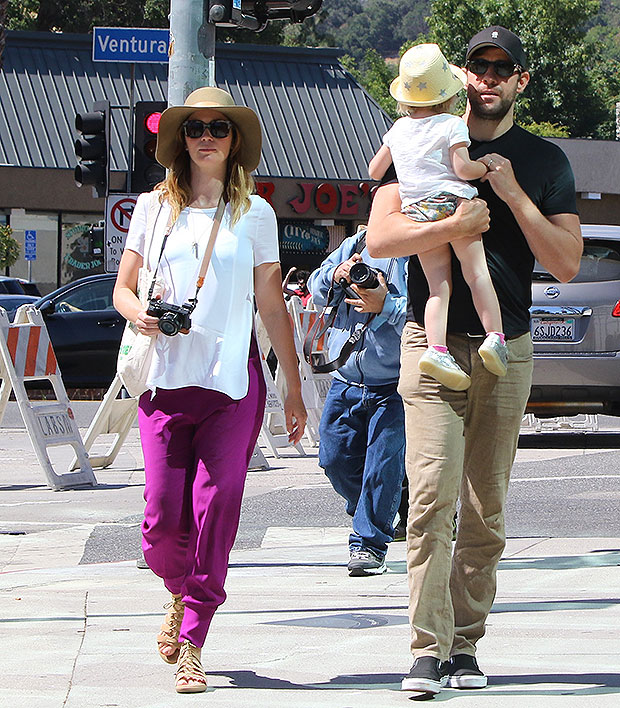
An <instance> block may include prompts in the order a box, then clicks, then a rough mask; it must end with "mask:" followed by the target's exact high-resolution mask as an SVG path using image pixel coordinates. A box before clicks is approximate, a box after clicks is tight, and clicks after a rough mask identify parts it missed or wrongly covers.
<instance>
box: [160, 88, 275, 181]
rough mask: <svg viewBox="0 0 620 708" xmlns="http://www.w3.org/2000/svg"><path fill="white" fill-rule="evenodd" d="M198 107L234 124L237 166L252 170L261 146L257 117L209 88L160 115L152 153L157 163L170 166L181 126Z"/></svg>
mask: <svg viewBox="0 0 620 708" xmlns="http://www.w3.org/2000/svg"><path fill="white" fill-rule="evenodd" d="M201 108H211V109H212V110H214V111H219V112H220V113H221V114H222V115H224V116H226V118H228V119H229V120H230V121H232V122H233V123H234V124H235V128H236V129H237V130H238V131H239V133H240V135H241V149H240V151H239V163H240V164H241V165H242V166H243V167H245V169H246V170H248V172H251V171H252V170H255V169H256V167H257V166H258V163H259V162H260V151H261V144H262V138H261V129H260V122H259V120H258V116H257V115H256V113H254V111H253V110H252V109H251V108H248V107H247V106H236V105H235V102H234V100H233V97H232V96H231V95H230V94H229V93H228V92H226V91H222V89H218V88H215V87H213V86H205V87H204V88H199V89H196V91H193V92H192V93H190V95H189V96H188V97H187V98H186V99H185V103H184V104H183V105H182V106H170V108H166V110H165V111H164V112H163V113H162V114H161V119H160V121H159V131H158V133H157V149H156V151H155V156H156V158H157V162H159V164H160V165H163V166H164V167H170V166H171V165H172V160H173V159H174V154H175V151H176V139H177V135H178V132H179V130H180V128H181V124H182V123H183V122H184V121H185V120H187V118H189V117H190V116H191V114H192V113H194V112H195V111H198V110H200V109H201Z"/></svg>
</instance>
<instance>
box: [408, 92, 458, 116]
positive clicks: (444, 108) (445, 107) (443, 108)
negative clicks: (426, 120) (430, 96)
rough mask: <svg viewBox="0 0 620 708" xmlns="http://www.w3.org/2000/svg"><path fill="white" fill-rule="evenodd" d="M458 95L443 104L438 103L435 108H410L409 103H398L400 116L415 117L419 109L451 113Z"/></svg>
mask: <svg viewBox="0 0 620 708" xmlns="http://www.w3.org/2000/svg"><path fill="white" fill-rule="evenodd" d="M457 96H458V94H455V95H454V96H450V98H449V99H448V100H447V101H442V102H441V103H436V104H435V105H433V106H410V105H409V104H408V103H400V102H399V103H398V104H397V108H398V115H401V116H414V115H415V114H416V111H417V110H419V109H424V110H425V111H426V110H429V109H430V110H431V111H433V113H451V112H452V108H453V105H454V104H455V103H456V98H457Z"/></svg>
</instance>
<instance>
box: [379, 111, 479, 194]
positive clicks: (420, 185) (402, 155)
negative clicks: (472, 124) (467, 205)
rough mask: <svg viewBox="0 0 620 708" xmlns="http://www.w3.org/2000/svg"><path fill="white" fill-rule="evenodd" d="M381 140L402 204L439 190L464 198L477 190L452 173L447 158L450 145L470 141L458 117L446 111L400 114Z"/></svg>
mask: <svg viewBox="0 0 620 708" xmlns="http://www.w3.org/2000/svg"><path fill="white" fill-rule="evenodd" d="M383 143H384V145H386V146H387V147H388V148H389V149H390V153H391V156H392V162H393V163H394V168H395V169H396V176H397V177H398V188H399V192H400V198H401V203H402V206H403V207H405V206H408V205H409V204H413V203H415V202H418V201H420V200H421V199H424V198H425V197H429V196H431V195H433V194H437V193H439V192H449V193H450V194H454V195H456V196H457V197H465V198H466V199H471V198H472V197H475V196H476V194H477V193H478V192H477V190H476V188H475V187H473V186H472V185H471V184H469V182H466V181H464V180H462V179H460V178H459V177H457V176H456V174H455V173H454V170H453V169H452V163H451V161H450V148H451V147H452V146H454V145H458V144H459V143H465V144H466V145H469V144H470V139H469V131H468V130H467V125H466V124H465V121H464V120H463V119H462V118H459V117H458V116H454V115H452V114H450V113H438V114H437V115H433V116H428V117H427V118H411V117H409V116H403V117H402V118H399V119H398V120H397V121H396V122H395V123H394V125H393V126H392V127H391V128H390V130H388V132H387V133H386V134H385V135H384V136H383Z"/></svg>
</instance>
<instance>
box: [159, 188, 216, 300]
mask: <svg viewBox="0 0 620 708" xmlns="http://www.w3.org/2000/svg"><path fill="white" fill-rule="evenodd" d="M225 207H226V204H224V199H223V198H222V197H220V201H219V202H218V204H217V209H216V211H215V216H214V217H213V226H212V227H211V233H210V235H209V241H208V243H207V248H206V249H205V254H204V256H203V258H202V263H201V264H200V272H199V273H198V279H197V280H196V294H195V295H194V297H193V298H192V299H191V300H189V302H190V303H191V306H192V308H191V310H190V313H191V312H193V311H194V309H195V308H196V301H197V298H198V291H199V290H200V288H201V287H202V286H203V284H204V282H205V276H206V274H207V269H208V268H209V262H210V261H211V256H212V254H213V249H214V247H215V239H216V237H217V232H218V231H219V229H220V224H221V223H222V216H223V215H224V209H225ZM174 224H175V220H174V219H173V218H172V211H170V216H169V217H168V224H167V225H166V232H165V234H164V238H163V241H162V243H161V249H160V251H159V258H158V259H157V265H156V266H155V271H154V273H153V282H152V283H151V287H150V288H149V294H148V300H150V299H151V297H152V295H153V290H154V288H155V281H156V278H157V269H158V268H159V264H160V262H161V258H162V256H163V254H164V248H165V247H166V241H167V240H168V237H169V236H170V234H171V233H172V229H173V227H174ZM153 231H155V225H153ZM148 300H147V301H148Z"/></svg>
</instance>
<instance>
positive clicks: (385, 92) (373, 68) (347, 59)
mask: <svg viewBox="0 0 620 708" xmlns="http://www.w3.org/2000/svg"><path fill="white" fill-rule="evenodd" d="M340 62H341V63H342V65H343V66H344V68H345V69H346V70H347V71H348V72H349V73H350V74H351V76H353V78H354V79H355V80H356V81H357V82H358V83H359V84H360V85H361V86H363V87H364V89H365V90H366V92H367V93H369V94H370V95H371V96H372V98H373V99H374V100H375V101H376V102H377V103H378V104H379V106H381V108H382V109H383V110H384V111H385V112H386V113H387V114H388V115H389V116H390V117H391V118H392V119H396V118H397V117H398V114H397V110H396V101H394V99H393V98H392V97H391V96H390V92H389V86H390V83H391V82H392V80H393V79H394V77H395V76H396V73H397V67H396V64H394V63H392V64H389V63H387V62H386V61H385V60H384V59H383V57H381V55H380V54H379V53H378V52H376V51H375V50H374V49H369V50H368V51H367V52H366V54H365V55H364V59H363V60H362V61H361V62H358V61H357V60H356V59H354V58H353V57H351V56H349V55H345V56H343V57H342V58H341V59H340Z"/></svg>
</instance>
